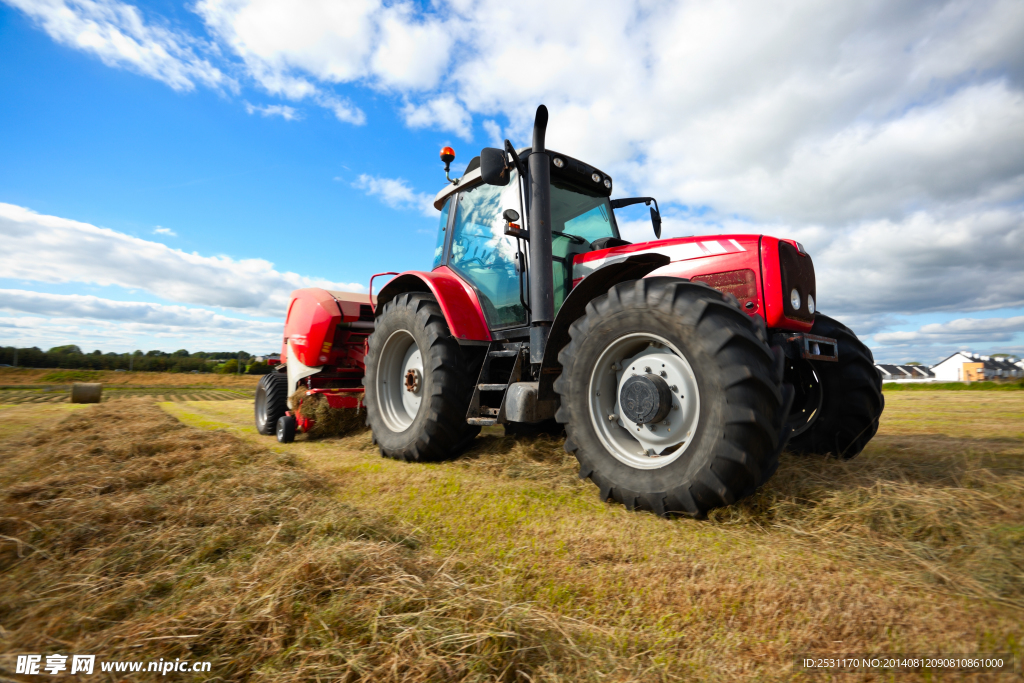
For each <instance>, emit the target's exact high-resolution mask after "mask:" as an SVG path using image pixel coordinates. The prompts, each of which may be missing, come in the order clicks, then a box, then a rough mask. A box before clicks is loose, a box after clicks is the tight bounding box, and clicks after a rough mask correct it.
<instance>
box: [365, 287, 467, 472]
mask: <svg viewBox="0 0 1024 683" xmlns="http://www.w3.org/2000/svg"><path fill="white" fill-rule="evenodd" d="M396 333H406V334H408V335H411V336H412V339H413V341H415V343H416V346H417V347H418V349H419V352H420V355H421V358H422V368H423V372H422V378H421V379H420V381H421V382H422V386H421V387H420V388H419V389H418V390H419V391H421V392H422V398H421V399H420V401H421V402H420V405H419V409H418V412H416V415H415V417H413V418H412V420H411V423H410V424H409V425H408V427H407V428H405V429H402V430H401V431H399V430H398V429H393V428H392V427H390V426H389V424H388V421H387V420H386V419H385V416H384V414H383V411H384V408H382V405H381V401H382V400H385V401H386V400H387V399H386V397H384V398H382V392H381V391H379V390H378V386H377V382H378V373H379V370H380V365H381V354H382V351H383V350H384V347H385V345H386V344H387V342H388V339H390V338H391V337H392V335H394V334H396ZM368 345H369V349H368V353H367V355H366V374H365V375H364V376H363V386H364V387H365V388H366V398H365V401H366V423H367V424H368V425H369V426H370V429H372V430H373V438H374V441H375V442H376V444H377V446H378V447H379V448H380V452H381V455H383V456H385V457H388V458H394V459H395V460H404V461H407V462H436V461H440V460H447V459H450V458H454V457H455V456H456V455H458V454H459V453H460V452H461V451H462V450H464V449H465V448H466V447H467V446H468V445H469V444H470V443H471V442H472V441H473V439H474V438H475V437H476V435H477V434H479V433H480V427H477V426H472V425H469V424H467V423H466V411H467V410H468V409H469V401H470V399H471V398H472V395H473V383H474V382H475V380H476V375H475V373H472V368H470V363H468V360H467V358H466V357H465V354H463V352H462V349H461V348H460V347H459V343H458V342H457V341H456V340H455V338H454V337H452V335H451V332H450V331H449V329H448V323H447V322H446V321H445V318H444V314H443V313H442V312H441V307H440V306H439V305H438V304H437V301H436V300H435V299H434V297H433V296H432V295H430V294H426V293H421V292H412V293H407V294H400V295H399V296H397V297H395V298H394V299H392V300H391V301H389V302H388V303H387V304H385V306H384V310H383V311H382V312H381V313H380V315H379V316H378V317H377V320H376V325H375V327H374V331H373V334H371V335H370V338H369V342H368Z"/></svg>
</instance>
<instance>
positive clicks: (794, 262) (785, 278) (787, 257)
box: [779, 242, 818, 322]
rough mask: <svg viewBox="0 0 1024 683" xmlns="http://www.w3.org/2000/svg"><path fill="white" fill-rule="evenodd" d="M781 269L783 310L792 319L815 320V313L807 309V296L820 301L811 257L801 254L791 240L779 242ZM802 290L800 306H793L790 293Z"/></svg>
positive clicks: (815, 301) (816, 301)
mask: <svg viewBox="0 0 1024 683" xmlns="http://www.w3.org/2000/svg"><path fill="white" fill-rule="evenodd" d="M779 270H781V271H782V311H783V313H784V314H785V316H786V317H787V318H789V319H790V320H803V321H805V322H813V321H814V315H813V314H811V313H810V312H809V311H808V310H807V296H808V295H810V296H813V297H814V303H815V307H817V303H818V291H817V289H815V286H814V263H813V262H812V261H811V257H810V256H808V255H806V254H801V253H800V252H799V251H797V250H796V247H794V246H793V245H792V244H790V243H789V242H779ZM794 289H795V290H796V291H798V292H800V308H799V310H796V309H794V308H793V305H792V303H790V300H789V293H790V292H791V291H793V290H794Z"/></svg>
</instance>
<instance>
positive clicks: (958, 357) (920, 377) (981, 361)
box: [875, 351, 1024, 382]
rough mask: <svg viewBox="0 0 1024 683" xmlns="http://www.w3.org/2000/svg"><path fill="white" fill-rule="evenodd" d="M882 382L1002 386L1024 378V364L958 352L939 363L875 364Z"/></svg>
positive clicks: (1009, 359) (1008, 359)
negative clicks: (927, 364) (985, 383)
mask: <svg viewBox="0 0 1024 683" xmlns="http://www.w3.org/2000/svg"><path fill="white" fill-rule="evenodd" d="M875 369H876V370H878V374H879V375H881V376H882V381H883V382H993V381H995V382H999V381H1004V380H1013V379H1017V378H1019V377H1024V361H1022V360H1020V359H1018V358H993V357H991V356H981V355H979V354H977V353H971V352H969V351H957V352H956V353H954V354H953V355H952V356H950V357H949V358H947V359H945V360H944V361H942V362H940V363H936V364H935V365H933V366H931V367H930V368H929V367H926V366H924V365H889V364H887V363H876V364H875Z"/></svg>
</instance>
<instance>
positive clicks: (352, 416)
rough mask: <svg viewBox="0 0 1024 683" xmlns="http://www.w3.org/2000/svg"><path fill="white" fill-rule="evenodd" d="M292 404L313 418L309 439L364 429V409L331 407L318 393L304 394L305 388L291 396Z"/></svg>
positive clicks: (352, 432) (347, 433) (344, 434)
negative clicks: (299, 406)
mask: <svg viewBox="0 0 1024 683" xmlns="http://www.w3.org/2000/svg"><path fill="white" fill-rule="evenodd" d="M291 399H292V405H293V406H298V405H299V404H300V403H301V405H302V407H301V408H300V409H299V411H298V412H299V413H301V414H302V415H304V416H305V417H308V418H310V419H312V420H313V429H312V430H310V431H309V438H310V439H323V438H326V437H331V436H349V435H350V434H354V433H356V432H360V431H363V430H365V429H366V409H365V408H362V409H359V410H356V409H355V408H332V407H331V406H330V405H328V403H327V399H326V398H324V397H323V396H321V395H320V394H314V395H312V396H306V390H305V389H299V390H298V391H296V392H295V393H294V394H292V396H291Z"/></svg>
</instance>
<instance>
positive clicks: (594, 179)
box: [590, 173, 601, 183]
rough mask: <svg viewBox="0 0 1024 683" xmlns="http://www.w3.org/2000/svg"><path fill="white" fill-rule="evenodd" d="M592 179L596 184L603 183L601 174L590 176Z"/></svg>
mask: <svg viewBox="0 0 1024 683" xmlns="http://www.w3.org/2000/svg"><path fill="white" fill-rule="evenodd" d="M590 179H591V180H593V181H594V182H595V183H599V182H601V174H600V173H591V174H590Z"/></svg>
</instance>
